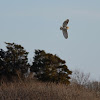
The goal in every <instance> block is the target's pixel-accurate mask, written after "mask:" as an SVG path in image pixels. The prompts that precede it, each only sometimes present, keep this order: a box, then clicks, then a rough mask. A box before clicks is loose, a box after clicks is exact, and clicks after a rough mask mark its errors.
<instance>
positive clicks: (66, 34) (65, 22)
mask: <svg viewBox="0 0 100 100" xmlns="http://www.w3.org/2000/svg"><path fill="white" fill-rule="evenodd" d="M68 22H69V19H67V20H65V21H64V22H63V25H62V27H60V30H62V32H63V35H64V37H65V39H67V38H68V32H67V30H68V29H69V27H68V26H67V24H68Z"/></svg>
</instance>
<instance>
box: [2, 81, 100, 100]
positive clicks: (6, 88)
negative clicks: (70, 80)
mask: <svg viewBox="0 0 100 100" xmlns="http://www.w3.org/2000/svg"><path fill="white" fill-rule="evenodd" d="M0 100H100V96H97V93H96V92H94V91H90V90H88V89H85V88H83V87H82V86H79V85H76V84H72V85H69V86H65V85H62V84H54V83H42V82H38V81H26V82H19V83H7V84H2V85H1V86H0Z"/></svg>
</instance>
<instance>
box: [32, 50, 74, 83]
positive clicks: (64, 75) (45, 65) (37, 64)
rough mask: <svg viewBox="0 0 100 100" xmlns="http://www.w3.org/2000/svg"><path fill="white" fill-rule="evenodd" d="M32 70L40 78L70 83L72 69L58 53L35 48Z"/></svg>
mask: <svg viewBox="0 0 100 100" xmlns="http://www.w3.org/2000/svg"><path fill="white" fill-rule="evenodd" d="M31 70H32V71H33V72H35V76H36V77H37V78H38V79H39V80H42V81H50V82H56V83H59V82H60V83H65V84H68V83H70V82H69V79H70V77H69V75H70V74H71V73H72V71H70V70H69V69H68V67H67V66H66V62H65V60H62V59H60V58H59V57H58V56H57V55H53V54H51V53H46V52H45V51H44V50H35V56H34V61H33V65H32V67H31Z"/></svg>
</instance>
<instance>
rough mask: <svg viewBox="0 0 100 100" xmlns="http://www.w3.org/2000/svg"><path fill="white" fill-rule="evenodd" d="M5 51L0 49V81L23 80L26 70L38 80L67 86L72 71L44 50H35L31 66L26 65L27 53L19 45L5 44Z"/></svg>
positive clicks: (63, 62)
mask: <svg viewBox="0 0 100 100" xmlns="http://www.w3.org/2000/svg"><path fill="white" fill-rule="evenodd" d="M5 44H6V48H7V50H6V51H4V50H3V49H0V80H1V79H2V78H3V77H6V78H7V80H10V81H11V80H13V79H16V78H17V79H20V80H23V79H25V73H27V71H28V68H29V67H30V68H31V72H35V77H36V78H37V79H38V80H42V81H48V82H56V83H59V82H60V83H64V84H69V83H70V81H69V79H70V76H69V75H70V74H71V73H72V71H70V70H69V69H68V67H67V66H66V62H65V60H62V59H60V58H59V57H58V56H57V55H53V54H51V53H46V52H45V51H44V50H35V56H34V57H33V64H32V65H29V64H28V52H27V51H26V50H25V49H24V47H22V46H21V45H18V44H15V43H6V42H5Z"/></svg>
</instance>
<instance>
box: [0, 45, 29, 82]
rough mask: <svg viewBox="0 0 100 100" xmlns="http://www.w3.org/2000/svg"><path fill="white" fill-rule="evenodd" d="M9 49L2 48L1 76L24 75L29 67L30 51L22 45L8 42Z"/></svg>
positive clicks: (0, 51) (0, 57)
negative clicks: (28, 56)
mask: <svg viewBox="0 0 100 100" xmlns="http://www.w3.org/2000/svg"><path fill="white" fill-rule="evenodd" d="M6 45H7V46H6V48H7V50H6V51H4V50H2V49H1V50H0V77H1V78H2V77H6V78H7V79H8V80H12V78H14V76H15V77H18V78H22V77H24V73H26V72H27V69H28V58H27V55H28V52H26V50H25V49H24V47H22V46H21V45H18V44H15V43H6Z"/></svg>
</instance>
